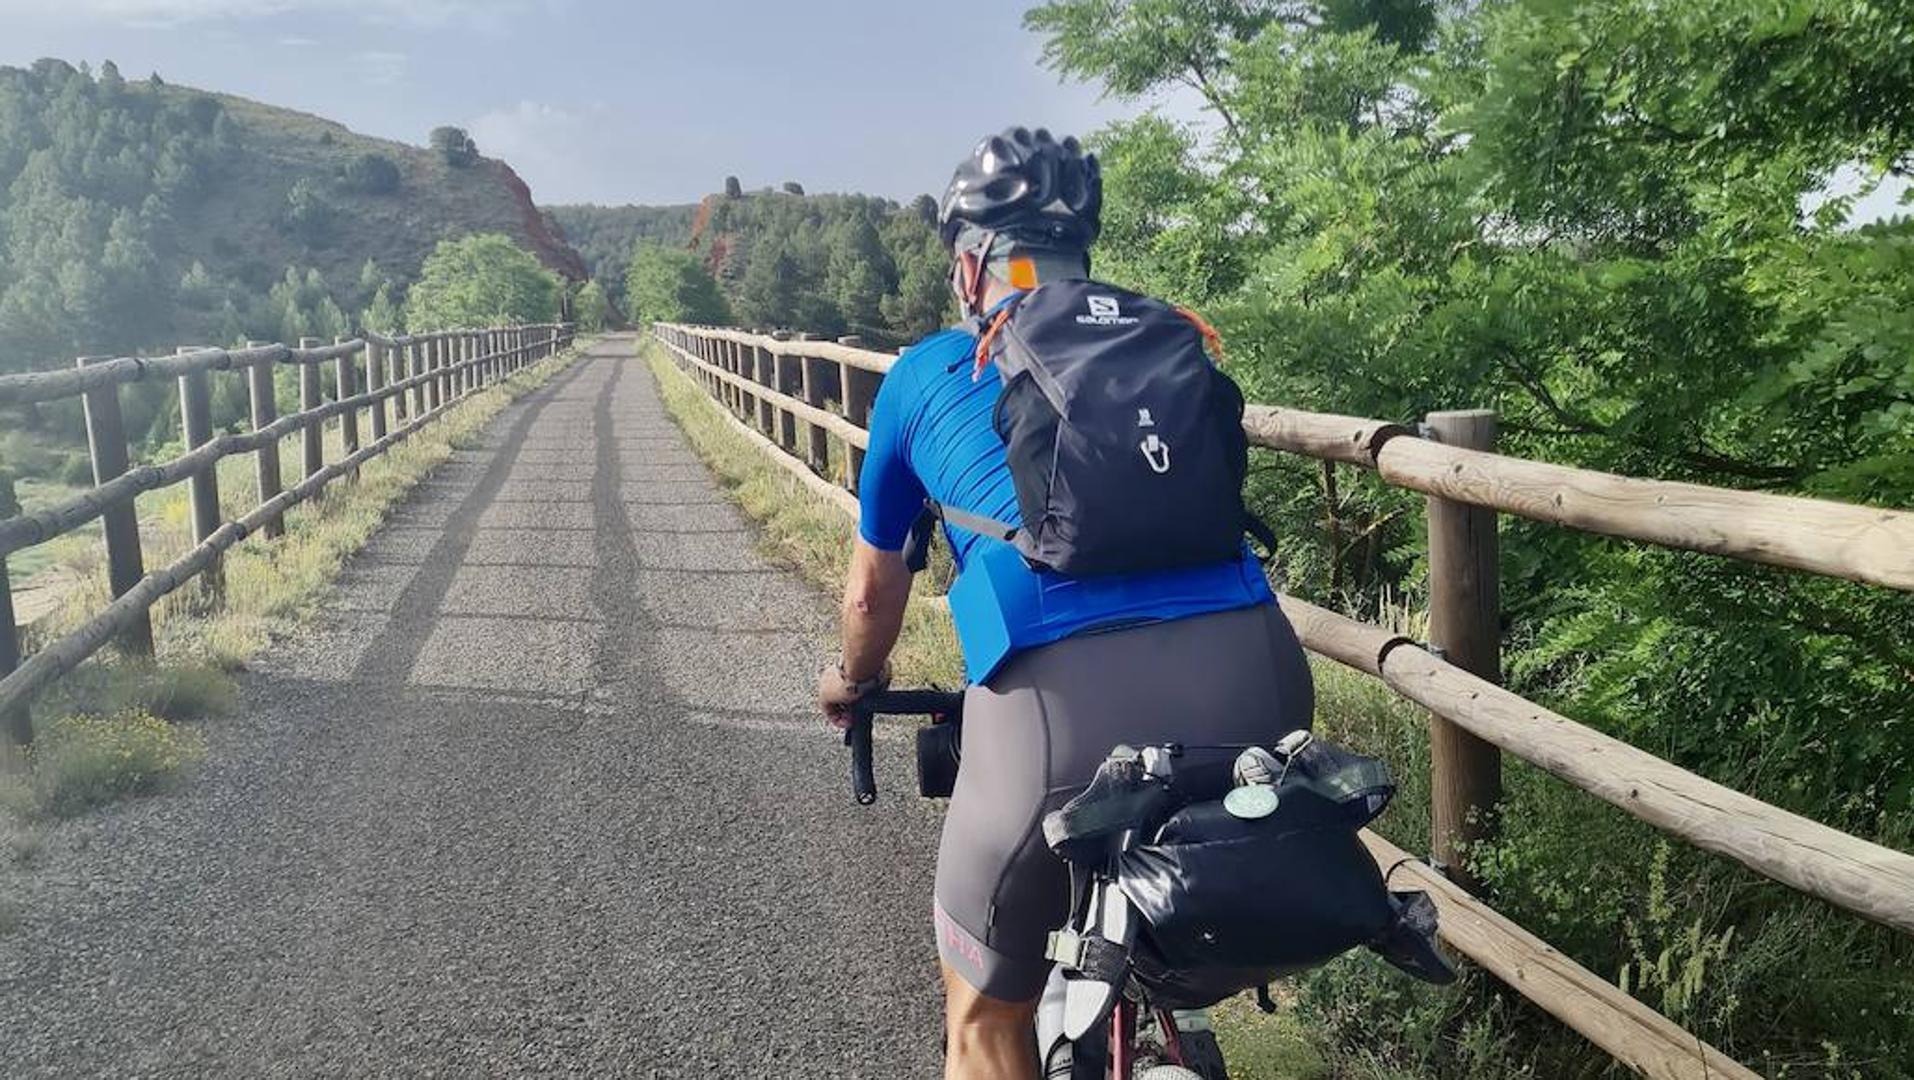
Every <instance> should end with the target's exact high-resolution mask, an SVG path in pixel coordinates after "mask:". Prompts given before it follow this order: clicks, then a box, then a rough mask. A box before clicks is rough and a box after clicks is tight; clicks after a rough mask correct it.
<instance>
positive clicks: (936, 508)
mask: <svg viewBox="0 0 1914 1080" xmlns="http://www.w3.org/2000/svg"><path fill="white" fill-rule="evenodd" d="M939 521H946V522H949V523H950V524H952V525H955V526H957V527H958V528H960V529H967V530H969V531H970V532H974V533H976V534H977V535H979V536H986V537H989V538H990V539H992V540H1000V541H1002V542H1004V543H1006V544H1014V543H1016V542H1017V531H1018V530H1017V527H1016V526H1015V525H1006V524H1004V523H1003V522H1001V521H998V520H997V519H996V518H987V517H985V516H983V515H982V514H973V513H971V512H970V511H968V510H959V509H957V508H956V507H954V506H945V505H944V504H943V503H940V502H938V501H937V500H936V499H925V500H924V508H923V509H922V510H919V511H918V512H917V520H915V521H913V522H911V526H910V533H909V534H908V535H906V536H905V537H904V547H903V552H902V554H903V556H904V567H905V569H907V570H909V571H910V572H911V573H913V574H916V573H920V572H922V571H923V569H924V567H926V566H928V565H929V564H930V545H931V540H932V538H933V537H934V536H935V532H934V530H935V529H936V527H937V523H938V522H939Z"/></svg>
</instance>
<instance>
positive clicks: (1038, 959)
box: [933, 604, 1315, 1001]
mask: <svg viewBox="0 0 1914 1080" xmlns="http://www.w3.org/2000/svg"><path fill="white" fill-rule="evenodd" d="M1314 699H1315V692H1314V688H1313V685H1312V683H1311V680H1310V673H1309V663H1308V660H1307V659H1306V658H1305V657H1304V655H1303V650H1302V646H1301V645H1300V644H1299V643H1298V642H1297V640H1296V634H1295V631H1294V630H1292V629H1291V627H1290V625H1289V620H1288V619H1286V618H1284V616H1283V614H1282V611H1281V609H1280V608H1278V607H1277V606H1276V605H1274V604H1263V605H1259V606H1256V607H1249V608H1238V609H1235V610H1230V611H1219V612H1212V613H1209V614H1204V615H1197V616H1191V617H1188V618H1182V619H1175V620H1171V621H1166V622H1157V623H1149V624H1145V625H1142V626H1133V627H1128V628H1125V629H1121V630H1111V631H1104V632H1092V633H1083V634H1078V635H1075V636H1073V637H1068V638H1065V639H1063V640H1061V641H1057V642H1053V643H1051V644H1049V645H1044V646H1041V647H1039V648H1035V649H1032V650H1030V651H1028V652H1025V653H1020V654H1018V655H1017V656H1014V657H1012V658H1011V659H1010V661H1009V662H1008V663H1006V664H1005V665H1004V667H1003V669H1002V670H1000V671H998V672H997V673H996V674H995V675H994V676H992V677H991V679H990V680H989V681H988V683H987V684H983V685H976V686H972V687H971V688H970V691H969V693H968V694H967V696H966V697H965V699H964V734H963V768H962V769H960V770H959V771H958V774H957V787H956V791H955V792H954V793H953V794H952V796H951V800H950V808H949V811H948V813H947V814H946V816H945V818H944V834H943V841H942V843H941V844H940V845H939V848H938V852H937V890H936V904H935V908H934V912H933V913H934V916H935V920H936V928H937V949H938V954H939V955H940V956H942V958H943V960H944V962H945V963H947V964H949V965H950V966H951V968H952V969H954V970H955V971H956V972H957V974H958V975H959V976H961V977H962V978H963V980H964V981H965V982H966V983H968V984H970V986H972V987H973V988H975V989H976V990H978V991H980V992H982V993H983V994H985V995H986V996H988V997H992V998H996V999H998V1000H1000V1001H1029V1000H1031V999H1033V998H1035V997H1037V995H1038V994H1039V993H1041V992H1042V990H1043V984H1044V980H1045V979H1046V978H1047V977H1048V975H1049V968H1050V963H1049V961H1047V960H1045V959H1044V956H1043V952H1044V945H1045V941H1046V939H1047V937H1048V935H1049V932H1050V931H1052V930H1055V929H1056V928H1058V927H1060V926H1062V925H1063V923H1064V920H1065V919H1066V918H1067V917H1068V915H1069V911H1068V908H1069V904H1070V879H1069V874H1068V872H1067V870H1066V868H1065V866H1064V864H1063V862H1062V860H1060V859H1058V858H1057V857H1056V856H1055V855H1053V854H1051V852H1050V849H1049V848H1048V847H1046V846H1045V844H1044V842H1043V830H1042V821H1043V815H1044V814H1046V813H1048V812H1049V811H1051V810H1054V809H1056V808H1057V807H1059V806H1061V805H1062V804H1063V803H1064V802H1066V801H1068V800H1069V799H1070V798H1071V796H1073V795H1075V794H1076V793H1077V792H1079V791H1081V790H1082V789H1083V787H1084V785H1085V784H1088V783H1089V782H1090V778H1091V776H1092V775H1093V774H1094V773H1095V772H1096V769H1097V766H1098V765H1100V764H1101V763H1102V762H1103V760H1104V758H1105V757H1107V756H1108V755H1109V752H1110V749H1111V748H1112V747H1114V746H1115V745H1117V744H1118V743H1128V744H1130V745H1132V746H1142V745H1147V744H1152V743H1166V742H1177V743H1187V744H1202V743H1249V742H1255V743H1265V744H1266V743H1269V742H1272V741H1274V740H1275V739H1277V738H1279V737H1281V736H1282V735H1283V734H1285V733H1287V732H1290V731H1293V730H1295V729H1297V728H1302V727H1308V726H1309V724H1310V718H1311V715H1312V712H1313V710H1314V704H1315V700H1314ZM1218 753H1222V754H1224V755H1226V756H1227V757H1234V755H1235V752H1234V751H1218Z"/></svg>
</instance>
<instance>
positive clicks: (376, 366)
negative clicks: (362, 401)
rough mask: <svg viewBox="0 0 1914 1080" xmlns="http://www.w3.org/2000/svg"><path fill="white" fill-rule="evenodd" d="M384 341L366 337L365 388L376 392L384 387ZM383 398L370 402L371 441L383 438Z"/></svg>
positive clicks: (384, 428)
mask: <svg viewBox="0 0 1914 1080" xmlns="http://www.w3.org/2000/svg"><path fill="white" fill-rule="evenodd" d="M385 356H386V347H385V343H384V342H382V341H380V340H379V339H378V338H375V337H372V336H370V335H367V337H366V389H367V390H368V391H370V392H372V393H375V394H376V393H378V392H379V391H381V390H384V389H385ZM385 433H386V426H385V399H384V398H380V399H378V400H377V401H374V402H373V403H372V441H373V442H378V441H379V440H380V439H383V438H385Z"/></svg>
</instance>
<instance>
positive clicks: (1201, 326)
mask: <svg viewBox="0 0 1914 1080" xmlns="http://www.w3.org/2000/svg"><path fill="white" fill-rule="evenodd" d="M1176 313H1177V314H1178V315H1181V316H1183V317H1184V318H1185V319H1188V320H1189V321H1190V322H1191V323H1194V324H1195V326H1196V332H1197V333H1199V334H1201V335H1203V341H1204V343H1206V344H1207V345H1209V347H1210V355H1211V356H1213V357H1215V358H1216V363H1217V364H1218V365H1219V366H1220V365H1221V364H1222V363H1223V335H1221V334H1219V333H1217V332H1216V327H1214V326H1211V325H1210V324H1209V322H1208V320H1206V319H1204V318H1203V316H1201V315H1198V314H1197V313H1196V312H1194V311H1192V310H1190V309H1189V308H1186V307H1178V308H1177V309H1176Z"/></svg>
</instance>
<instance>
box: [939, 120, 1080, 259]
mask: <svg viewBox="0 0 1914 1080" xmlns="http://www.w3.org/2000/svg"><path fill="white" fill-rule="evenodd" d="M1102 210H1103V172H1102V170H1101V169H1100V168H1099V167H1098V166H1097V156H1096V155H1095V154H1086V153H1084V152H1083V147H1082V145H1081V144H1079V143H1078V142H1077V140H1076V139H1075V138H1071V137H1068V136H1066V137H1065V138H1064V140H1063V141H1062V142H1058V141H1057V140H1056V139H1054V138H1052V137H1051V135H1050V132H1048V131H1046V130H1045V129H1043V128H1038V129H1036V130H1035V131H1032V130H1030V129H1029V128H1025V127H1013V128H1010V129H1008V130H1007V131H1005V132H1004V133H1003V134H1001V135H992V136H991V137H990V138H988V139H985V140H984V141H983V142H980V143H978V144H977V149H975V150H973V151H971V154H970V158H969V160H967V161H965V162H964V163H963V164H962V165H959V166H957V172H956V173H955V174H954V175H953V176H952V177H951V178H950V186H949V187H948V188H946V189H945V190H944V200H943V203H942V204H941V205H940V207H939V209H938V212H937V227H938V232H939V234H940V235H941V236H942V237H943V240H944V246H945V247H951V246H953V245H954V244H955V243H956V241H957V236H958V234H959V233H960V232H962V231H963V228H964V226H965V225H973V226H975V227H977V228H979V229H983V230H985V231H987V232H993V233H1001V234H1003V235H1004V236H1005V237H1007V238H1009V239H1012V240H1015V241H1018V242H1022V243H1027V244H1031V245H1035V246H1042V247H1051V248H1061V249H1066V250H1074V251H1087V250H1088V249H1089V247H1090V245H1091V244H1092V243H1093V242H1094V241H1095V240H1096V238H1097V232H1098V230H1099V229H1100V228H1101V225H1102V221H1101V213H1102Z"/></svg>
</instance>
